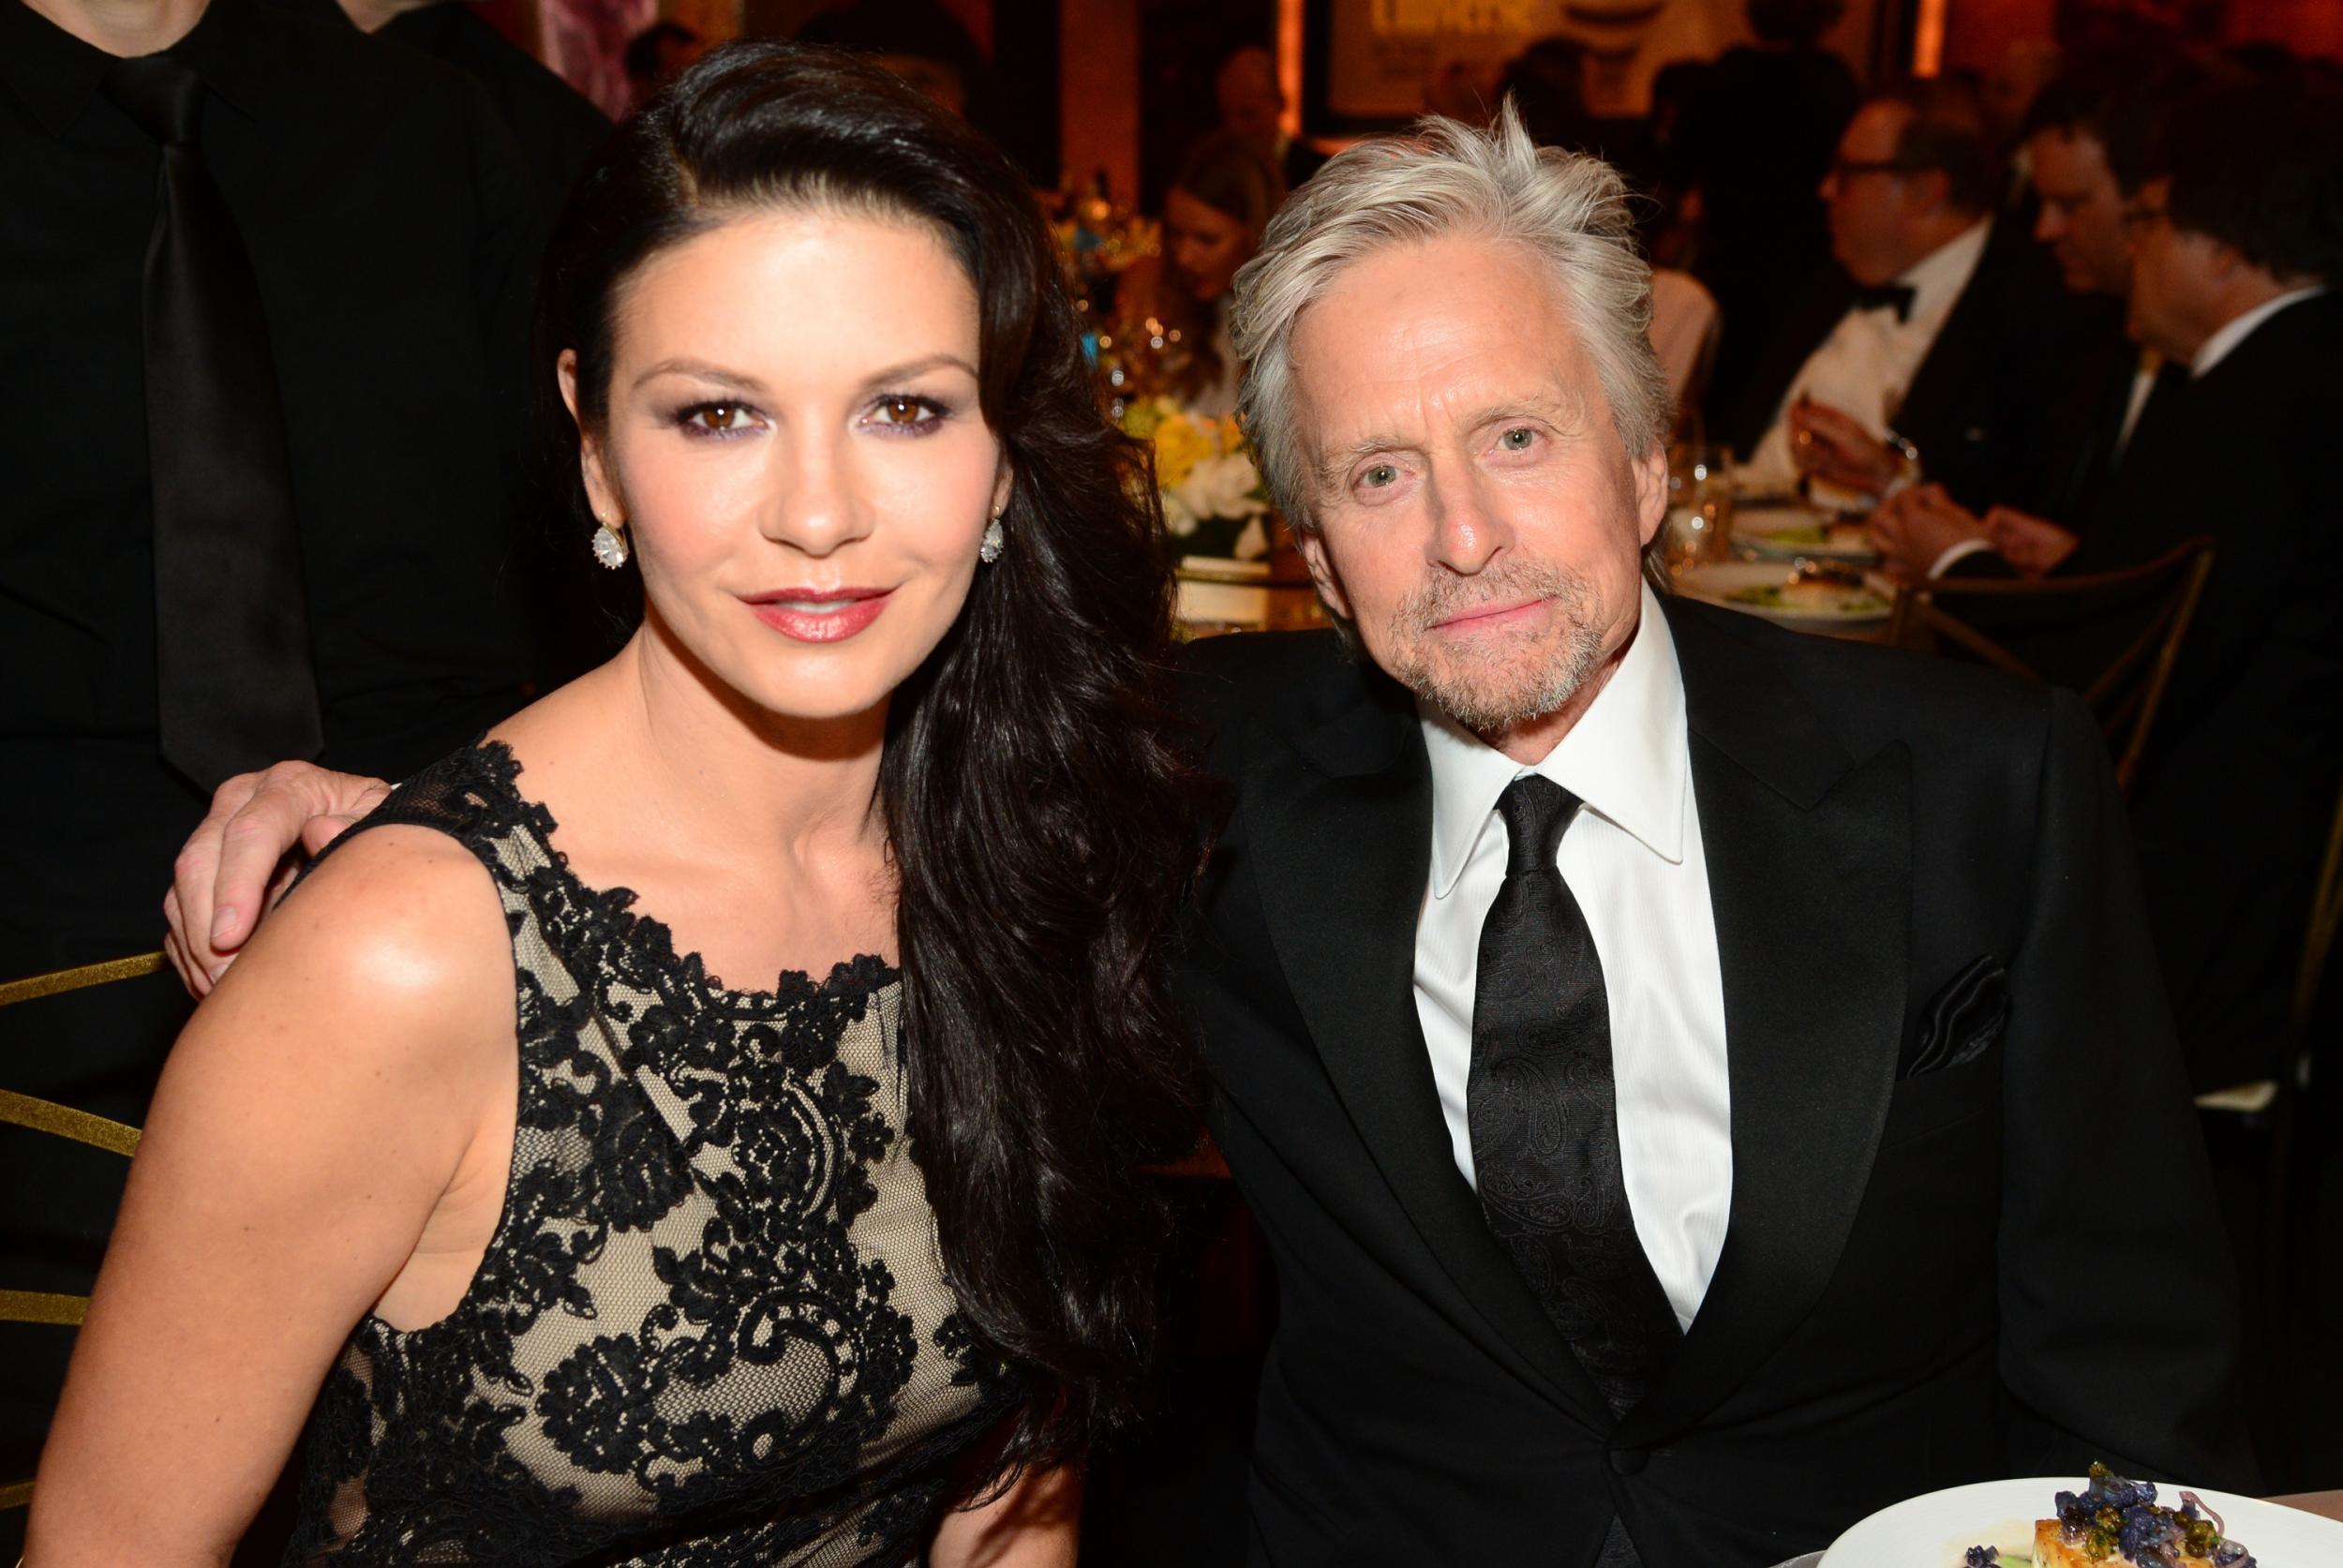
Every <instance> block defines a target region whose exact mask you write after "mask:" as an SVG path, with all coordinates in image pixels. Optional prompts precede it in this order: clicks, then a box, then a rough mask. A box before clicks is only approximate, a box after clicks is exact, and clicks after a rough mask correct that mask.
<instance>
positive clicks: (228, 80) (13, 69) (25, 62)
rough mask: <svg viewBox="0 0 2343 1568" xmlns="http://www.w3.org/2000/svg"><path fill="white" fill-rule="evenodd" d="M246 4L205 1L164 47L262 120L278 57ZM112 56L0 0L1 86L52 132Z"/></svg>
mask: <svg viewBox="0 0 2343 1568" xmlns="http://www.w3.org/2000/svg"><path fill="white" fill-rule="evenodd" d="M248 4H249V0H211V4H210V5H208V6H206V7H204V9H203V15H202V16H201V18H200V19H198V20H197V22H196V24H195V26H194V27H192V28H191V29H189V30H188V33H187V37H184V38H181V39H180V40H179V41H178V42H177V43H175V44H172V46H171V47H170V48H169V49H168V50H165V51H164V52H165V53H167V54H172V55H176V56H177V57H178V58H179V59H181V60H184V61H185V62H187V64H188V65H189V66H191V67H194V68H195V71H196V74H198V75H199V76H201V77H202V78H203V83H204V85H205V86H207V87H209V88H211V89H212V90H213V91H214V92H216V93H217V94H218V95H219V96H220V97H221V98H223V99H224V100H226V101H227V102H228V103H229V104H231V106H233V107H234V108H236V109H237V110H239V111H241V112H244V113H246V114H248V115H251V116H253V117H254V118H260V117H261V115H262V113H263V112H264V110H265V108H266V105H267V103H268V101H269V85H268V83H269V72H270V70H271V69H272V68H273V67H274V66H275V65H276V57H275V55H274V53H273V52H270V51H268V50H267V49H266V48H265V43H266V39H265V37H264V34H265V29H261V28H256V27H254V26H253V25H252V22H253V18H252V15H251V12H250V10H249V9H248ZM113 61H114V57H113V56H112V55H111V54H109V53H107V52H105V51H104V50H102V49H99V48H97V46H96V45H95V44H89V43H84V42H83V41H82V40H81V39H80V38H77V37H74V36H73V35H72V34H70V33H68V32H67V31H66V30H65V29H64V28H62V27H60V26H58V25H57V24H56V23H55V22H51V21H50V20H49V19H48V18H47V17H45V16H42V15H41V14H40V13H39V12H37V11H36V10H34V9H33V8H32V7H30V6H27V5H25V4H23V3H22V0H0V85H5V86H6V88H7V91H8V93H9V94H10V95H11V96H13V97H16V98H17V99H18V101H20V102H22V104H23V105H24V106H25V107H26V108H27V109H29V110H31V111H32V112H33V116H34V118H35V119H37V120H38V121H39V122H40V126H41V128H42V129H44V130H46V131H47V132H48V133H49V134H50V135H52V136H63V135H64V134H65V133H66V132H67V130H69V129H71V128H72V127H73V122H74V121H76V120H78V119H80V118H81V116H82V110H84V109H86V108H88V107H89V101H90V99H91V98H93V97H96V96H97V82H98V78H100V77H101V76H103V75H104V74H105V72H106V67H109V66H111V65H112V64H113Z"/></svg>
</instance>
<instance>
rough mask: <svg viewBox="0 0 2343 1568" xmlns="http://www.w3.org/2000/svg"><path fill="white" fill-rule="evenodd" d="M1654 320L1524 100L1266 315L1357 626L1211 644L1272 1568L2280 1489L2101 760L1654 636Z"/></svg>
mask: <svg viewBox="0 0 2343 1568" xmlns="http://www.w3.org/2000/svg"><path fill="white" fill-rule="evenodd" d="M1648 302H1649V291H1648V285H1647V282H1646V274H1645V270H1644V267H1643V264H1642V263H1641V262H1640V261H1638V260H1637V259H1636V257H1635V255H1634V249H1633V246H1632V240H1631V233H1630V225H1629V219H1628V217H1627V214H1626V210H1625V206H1624V203H1623V202H1622V199H1621V191H1620V187H1619V181H1618V179H1617V177H1616V176H1615V175H1614V174H1613V173H1612V172H1611V171H1610V170H1609V169H1607V168H1605V167H1604V165H1602V164H1601V163H1599V162H1596V161H1594V160H1592V159H1587V158H1574V157H1568V156H1566V155H1563V154H1560V153H1555V152H1545V153H1540V152H1538V151H1536V150H1535V149H1534V148H1532V147H1531V145H1530V143H1529V142H1528V140H1527V139H1526V138H1525V137H1524V136H1523V135H1522V134H1521V132H1520V130H1519V127H1518V126H1517V125H1516V124H1515V122H1514V120H1513V119H1512V117H1511V115H1510V114H1507V115H1505V116H1502V117H1500V122H1499V125H1498V126H1497V127H1496V128H1495V129H1494V130H1493V131H1491V132H1489V133H1481V132H1476V131H1472V130H1469V129H1466V128H1465V127H1460V126H1456V125H1454V124H1449V123H1444V122H1430V123H1427V125H1426V126H1425V127H1424V128H1423V129H1422V130H1421V131H1420V133H1419V134H1417V135H1415V136H1413V137H1410V138H1405V139H1397V140H1385V141H1380V142H1370V143H1367V144H1366V145H1364V146H1361V147H1359V148H1357V149H1354V150H1352V151H1351V152H1347V153H1345V154H1343V155H1340V156H1338V157H1336V158H1335V159H1334V161H1333V162H1331V163H1330V164H1329V165H1328V166H1327V167H1326V168H1325V169H1324V170H1323V171H1321V172H1320V174H1319V175H1318V177H1317V179H1316V180H1314V181H1313V182H1312V183H1311V184H1310V185H1309V186H1307V187H1305V188H1304V189H1303V190H1301V191H1300V192H1298V193H1297V194H1296V195H1295V196H1294V197H1293V198H1292V199H1291V200H1290V201H1289V202H1288V203H1287V205H1286V206H1285V208H1284V209H1283V210H1282V211H1281V212H1280V213H1279V215H1278V217H1276V220H1275V221H1274V222H1273V223H1272V225H1271V226H1270V229H1269V231H1268V233H1267V235H1266V237H1265V241H1264V245H1263V248H1262V251H1261V256H1260V257H1259V259H1258V260H1256V261H1253V262H1252V263H1251V264H1250V265H1249V266H1248V267H1247V268H1246V270H1245V272H1244V273H1243V274H1242V275H1241V276H1239V278H1238V281H1237V287H1236V298H1235V309H1234V330H1235V333H1236V342H1237V345H1238V349H1239V351H1240V352H1241V353H1242V354H1243V355H1244V356H1245V357H1246V360H1247V365H1248V367H1247V371H1246V382H1245V390H1244V396H1243V404H1244V411H1245V415H1246V419H1247V420H1248V422H1249V426H1250V429H1251V431H1252V434H1253V436H1254V439H1255V441H1256V442H1257V443H1258V446H1259V450H1260V452H1261V458H1262V462H1263V467H1264V471H1265V473H1266V475H1267V477H1268V480H1269V483H1270V485H1271V487H1272V490H1273V492H1274V493H1275V495H1276V499H1277V500H1278V503H1279V505H1280V506H1281V507H1282V509H1283V510H1284V512H1285V514H1286V515H1287V516H1288V517H1289V518H1291V520H1292V522H1293V524H1294V526H1295V528H1296V530H1297V531H1298V533H1299V535H1300V537H1301V541H1302V547H1303V551H1304V553H1305V555H1306V558H1307V559H1308V560H1309V563H1310V568H1311V571H1312V573H1313V575H1315V577H1316V579H1317V581H1318V584H1319V587H1320V590H1321V593H1322V594H1323V595H1324V597H1325V600H1326V603H1327V604H1328V605H1329V606H1330V607H1331V608H1332V609H1333V610H1334V611H1335V612H1336V615H1337V616H1338V617H1340V618H1341V620H1342V621H1343V623H1344V625H1345V628H1346V631H1345V638H1346V640H1347V641H1349V642H1350V643H1351V650H1350V651H1346V650H1345V649H1344V647H1342V646H1341V645H1340V644H1338V642H1337V640H1336V638H1335V637H1334V636H1331V635H1325V634H1316V635H1309V634H1304V635H1273V636H1264V637H1230V638H1223V639H1218V640H1216V641H1213V642H1209V643H1202V644H1199V645H1196V646H1195V647H1194V648H1193V649H1192V650H1191V659H1192V669H1193V673H1194V678H1195V688H1196V692H1197V702H1198V705H1199V708H1200V709H1201V711H1202V712H1204V713H1205V714H1207V715H1209V722H1210V726H1211V733H1212V735H1213V737H1214V741H1213V752H1212V761H1213V770H1214V771H1215V772H1216V774H1218V775H1219V776H1221V777H1223V778H1225V779H1227V780H1229V781H1230V782H1231V783H1232V784H1234V785H1235V786H1236V789H1237V791H1238V799H1239V805H1238V809H1237V811H1236V814H1235V816H1234V819H1233V820H1232V822H1231V825H1230V827H1229V828H1228V829H1227V831H1226V832H1225V833H1224V835H1223V836H1222V838H1221V840H1220V841H1219V844H1218V845H1217V846H1216V851H1215V855H1214V859H1213V863H1212V870H1211V874H1210V875H1209V877H1208V881H1207V887H1206V891H1205V897H1204V907H1203V911H1202V918H1201V926H1202V933H1201V938H1200V939H1199V940H1196V941H1195V942H1193V943H1192V944H1191V946H1190V949H1189V956H1188V958H1187V960H1186V965H1185V970H1184V974H1185V983H1186V996H1187V998H1188V1001H1189V1005H1190V1007H1191V1008H1192V1009H1193V1012H1194V1014H1195V1016H1196V1018H1197V1019H1198V1021H1199V1023H1201V1027H1202V1033H1203V1038H1204V1040H1205V1044H1206V1049H1207V1051H1208V1052H1209V1053H1210V1054H1211V1057H1212V1061H1213V1067H1214V1071H1215V1076H1216V1080H1217V1083H1218V1085H1219V1090H1220V1093H1219V1097H1218V1101H1217V1106H1216V1123H1215V1127H1216V1133H1217V1135H1218V1138H1219V1141H1220V1146H1221V1148H1222V1150H1223V1151H1224V1152H1225V1154H1226V1155H1227V1157H1228V1160H1229V1164H1230V1166H1231V1170H1232V1171H1233V1172H1235V1173H1236V1176H1237V1178H1238V1180H1239V1182H1240V1183H1241V1184H1242V1185H1243V1187H1244V1188H1245V1192H1246V1197H1247V1199H1248V1200H1249V1201H1250V1202H1251V1204H1252V1207H1253V1211H1254V1213H1255V1215H1256V1216H1257V1217H1258V1218H1259V1219H1260V1222H1261V1228H1262V1231H1263V1232H1264V1233H1265V1234H1266V1236H1267V1237H1268V1240H1269V1244H1270V1247H1271V1248H1272V1250H1273V1252H1274V1254H1275V1256H1276V1262H1277V1265H1278V1267H1277V1274H1278V1280H1279V1288H1280V1298H1279V1311H1278V1331H1277V1337H1276V1343H1275V1345H1274V1346H1273V1347H1272V1350H1271V1352H1270V1356H1269V1363H1268V1366H1267V1369H1266V1372H1265V1375H1264V1378H1263V1381H1262V1385H1261V1400H1260V1413H1259V1427H1258V1433H1257V1437H1256V1447H1255V1462H1254V1471H1253V1490H1252V1505H1253V1531H1254V1554H1253V1555H1254V1558H1255V1560H1256V1561H1262V1562H1271V1563H1278V1564H1288V1563H1326V1564H1334V1563H1343V1564H1359V1563H1435V1562H1439V1563H1450V1562H1489V1563H1499V1562H1503V1563H1514V1562H1551V1563H1556V1564H1568V1565H1571V1568H1579V1565H1585V1564H1606V1565H1607V1564H1617V1563H1633V1562H1638V1561H1640V1562H1642V1563H1644V1564H1647V1565H1649V1568H1660V1565H1662V1564H1665V1565H1668V1568H1721V1565H1728V1564H1746V1565H1751V1568H1758V1565H1764V1564H1770V1563H1774V1562H1777V1561H1782V1560H1783V1559H1785V1558H1788V1557H1791V1556H1792V1555H1794V1554H1796V1553H1798V1552H1802V1551H1807V1550H1812V1549H1813V1548H1816V1547H1820V1546H1827V1545H1828V1543H1829V1542H1830V1540H1831V1539H1832V1538H1833V1536H1835V1535H1836V1534H1837V1533H1838V1532H1839V1531H1842V1530H1843V1529H1844V1528H1846V1527H1847V1526H1848V1525H1850V1524H1852V1523H1853V1522H1855V1521H1856V1520H1857V1519H1858V1518H1860V1517H1862V1516H1864V1515H1866V1514H1868V1513H1870V1512H1872V1511H1873V1510H1874V1509H1877V1508H1879V1507H1882V1506H1884V1505H1886V1504H1888V1503H1890V1502H1893V1501H1897V1500H1899V1499H1901V1498H1903V1497H1907V1496H1910V1495H1913V1494H1915V1493H1918V1492H1923V1491H1927V1490H1930V1489H1932V1488H1935V1487H1940V1486H1950V1485H1954V1484H1958V1483H1962V1482H1968V1481H1975V1480H1980V1479H1984V1478H1987V1477H1991V1476H1997V1475H2040V1474H2069V1475H2071V1474H2077V1473H2080V1472H2081V1471H2082V1470H2083V1469H2084V1468H2085V1467H2086V1466H2087V1465H2088V1464H2089V1463H2090V1461H2091V1460H2093V1459H2094V1458H2102V1459H2106V1460H2108V1461H2109V1462H2111V1463H2112V1464H2114V1465H2116V1466H2117V1467H2118V1468H2127V1467H2128V1468H2129V1469H2130V1470H2131V1471H2133V1472H2134V1473H2147V1474H2156V1475H2167V1476H2183V1477H2198V1476H2203V1477H2224V1478H2236V1477H2239V1476H2241V1475H2242V1474H2243V1473H2244V1472H2245V1471H2247V1470H2248V1469H2249V1468H2250V1464H2249V1461H2248V1460H2247V1459H2246V1457H2245V1449H2246V1445H2245V1441H2244V1439H2243V1435H2242V1429H2241V1426H2240V1424H2239V1420H2238V1417H2237V1413H2236V1411H2235V1408H2234V1405H2233V1403H2232V1399H2231V1393H2230V1390H2231V1387H2232V1386H2233V1384H2232V1374H2233V1371H2234V1351H2235V1344H2234V1338H2235V1318H2234V1302H2233V1292H2232V1289H2231V1277H2230V1276H2229V1275H2228V1273H2227V1272H2226V1270H2227V1264H2226V1260H2225V1259H2222V1258H2221V1257H2220V1256H2219V1250H2218V1248H2217V1247H2216V1248H2215V1255H2216V1262H2214V1263H2213V1264H2212V1265H2211V1266H2209V1267H2206V1268H2203V1269H2201V1270H2197V1271H2195V1272H2194V1273H2193V1274H2192V1275H2191V1277H2189V1278H2188V1279H2187V1280H2186V1282H2185V1283H2184V1282H2181V1281H2173V1280H2165V1279H2160V1278H2156V1277H2151V1271H2155V1270H2156V1265H2154V1264H2152V1263H2149V1262H2147V1260H2150V1259H2152V1258H2156V1257H2158V1256H2165V1255H2169V1248H2171V1247H2173V1246H2175V1245H2178V1246H2181V1247H2193V1246H2195V1245H2198V1244H2199V1243H2201V1242H2203V1241H2204V1240H2206V1239H2207V1238H2210V1237H2214V1236H2217V1235H2218V1234H2219V1228H2218V1221H2217V1219H2216V1217H2215V1212H2214V1205H2213V1200H2212V1194H2211V1191H2210V1187H2209V1184H2208V1181H2207V1178H2206V1174H2205V1170H2204V1165H2203V1157H2202V1153H2201V1148H2200V1146H2199V1142H2198V1133H2197V1129H2196V1124H2195V1120H2194V1116H2193V1113H2192V1111H2191V1109H2190V1106H2189V1100H2188V1096H2187V1091H2186V1086H2185V1084H2184V1082H2183V1079H2182V1073H2181V1066H2180V1060H2179V1055H2178V1053H2177V1050H2176V1048H2175V1046H2174V1044H2173V1040H2172V1036H2171V1024H2170V1023H2169V1021H2168V1019H2167V1018H2166V1016H2165V1014H2164V1010H2163V1005H2162V1001H2161V998H2160V996H2159V994H2158V993H2157V990H2156V982H2155V978H2154V976H2155V969H2154V963H2153V958H2152V956H2151V954H2150V951H2149V948H2148V942H2147V937H2146V933H2145V931H2144V928H2143V925H2142V916H2141V912H2140V908H2139V903H2138V897H2137V893H2136V891H2135V889H2134V885H2133V875H2132V870H2131V866H2130V863H2129V852H2128V849H2127V842H2126V838H2125V829H2124V818H2123V812H2122V807H2121V804H2120V802H2119V801H2118V799H2117V798H2116V795H2115V792H2114V790H2113V788H2112V783H2111V780H2110V776H2109V770H2108V767H2107V764H2106V761H2105V758H2104V755H2103V754H2102V750H2101V746H2100V743H2099V739H2098V736H2097V731H2096V729H2095V727H2094V726H2093V724H2092V723H2091V721H2090V719H2089V717H2088V716H2087V714H2086V713H2085V712H2084V710H2083V709H2082V705H2081V704H2080V703H2078V702H2076V701H2075V700H2074V699H2073V698H2072V697H2070V696H2068V695H2067V694H2054V693H2052V692H2049V691H2044V690H2029V689H2024V688H2021V687H2019V686H2017V685H2015V684H2013V683H2008V682H2005V681H2003V680H2001V679H1995V678H1990V677H1987V676H1985V675H1982V674H1980V673H1977V672H1974V671H1969V670H1964V669H1961V668H1957V667H1954V666H1950V665H1935V664H1932V663H1922V662H1919V661H1917V660H1913V659H1910V658H1908V657H1906V656H1903V655H1900V654H1893V653H1888V652H1884V651H1881V650H1873V649H1867V648H1858V647H1851V646H1848V645H1844V644H1841V643H1836V642H1832V641H1829V640H1827V639H1823V638H1816V637H1804V636H1798V635H1792V634H1789V633H1785V632H1781V631H1777V630H1775V629H1773V628H1771V627H1769V626H1767V625H1766V624H1764V623H1763V622H1761V621H1757V620H1751V619H1748V618H1743V617H1738V616H1733V615H1730V614H1727V613H1724V612H1720V611H1713V610H1708V609H1704V608H1702V607H1700V606H1696V605H1684V604H1680V603H1673V602H1664V601H1663V600H1662V599H1660V598H1659V597H1657V596H1656V595H1655V594H1654V592H1653V591H1652V590H1651V588H1650V587H1649V585H1648V584H1647V583H1646V582H1645V581H1644V579H1643V576H1642V574H1641V572H1640V570H1639V568H1640V565H1641V560H1642V552H1643V548H1644V546H1645V545H1646V544H1647V543H1648V542H1649V540H1650V539H1651V537H1652V535H1653V532H1654V530H1656V529H1657V528H1658V527H1659V526H1660V523H1661V519H1662V517H1663V515H1664V511H1665V508H1666V480H1667V473H1666V462H1665V457H1664V451H1663V441H1664V431H1665V429H1666V428H1667V424H1668V421H1667V408H1666V397H1665V394H1664V390H1663V386H1662V382H1661V381H1660V378H1659V375H1658V373H1657V371H1656V370H1655V369H1654V367H1653V365H1652V361H1651V356H1650V352H1649V346H1648V344H1647V342H1646V338H1645V332H1644V329H1645V321H1646V316H1647V312H1648V309H1649V303H1648ZM1360 653H1363V654H1364V655H1365V657H1364V659H1362V658H1360V657H1358V654H1360ZM2118 1172H2120V1174H2118ZM2048 1501H2049V1497H2048V1493H2047V1492H2045V1494H2044V1496H2043V1499H2042V1502H2043V1504H2044V1505H2045V1506H2047V1504H2048ZM2013 1545H2014V1543H2013ZM1930 1549H1932V1550H1933V1549H1934V1544H1933V1543H1932V1544H1931V1545H1930Z"/></svg>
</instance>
